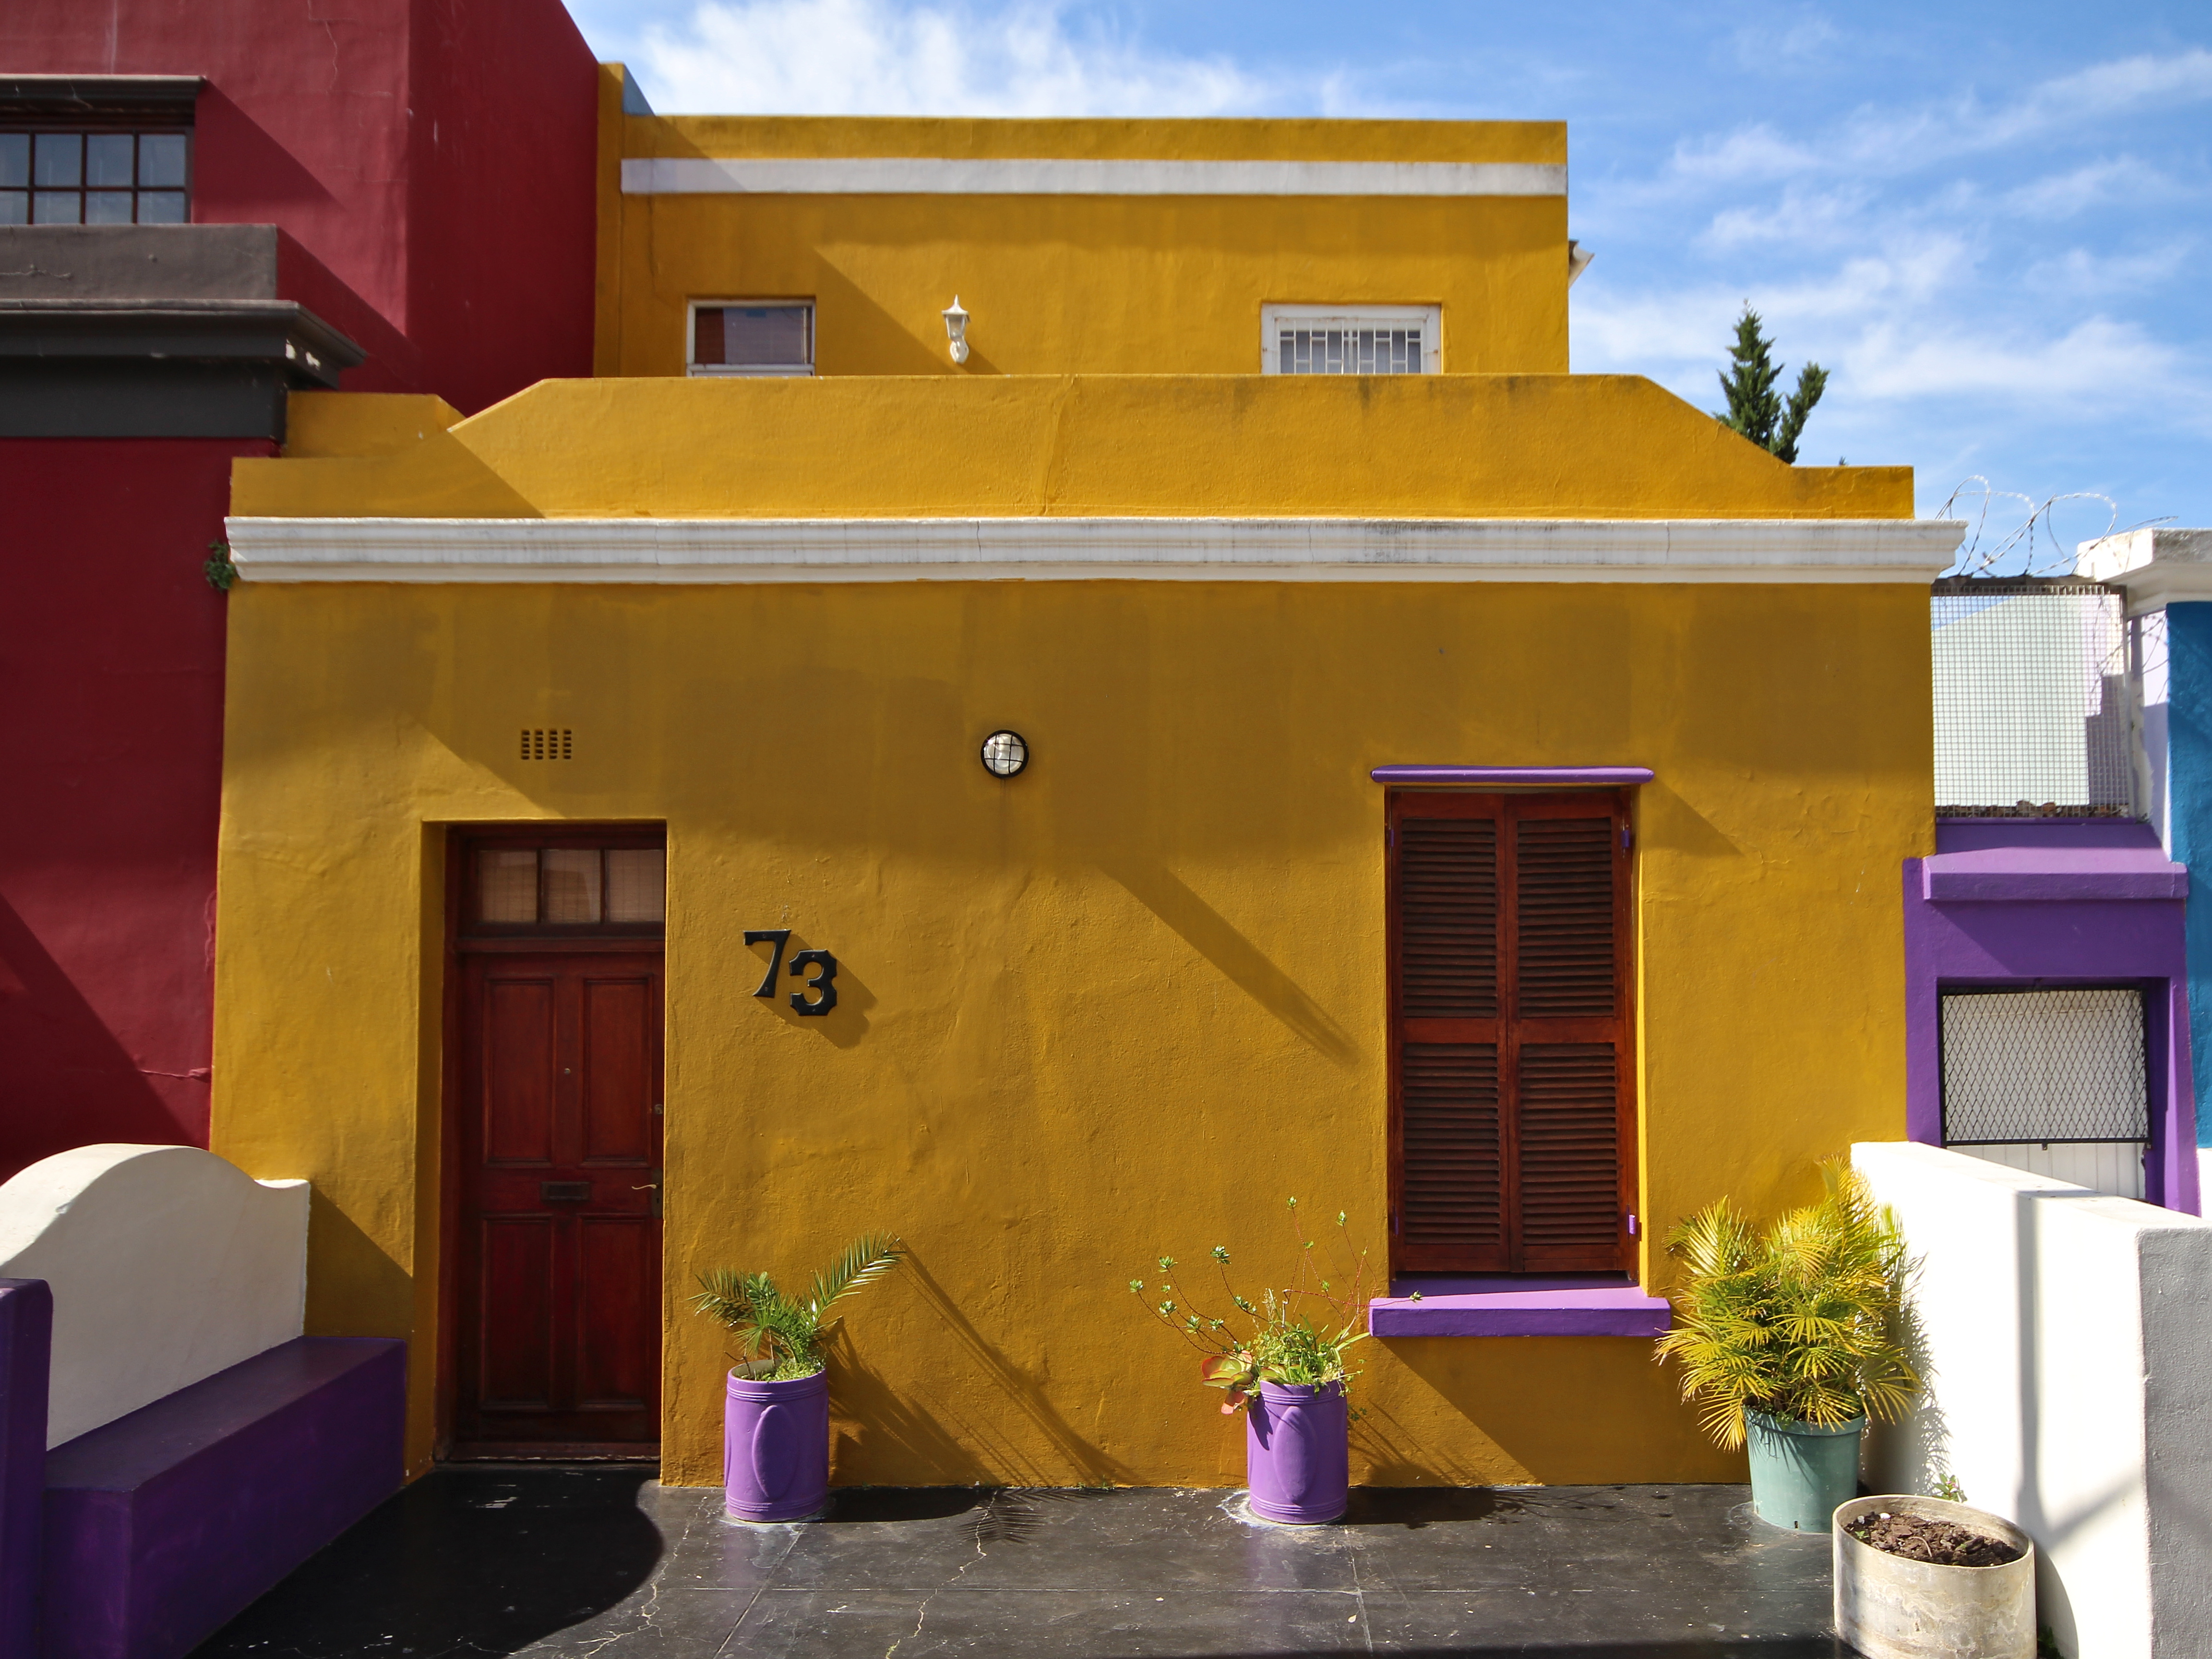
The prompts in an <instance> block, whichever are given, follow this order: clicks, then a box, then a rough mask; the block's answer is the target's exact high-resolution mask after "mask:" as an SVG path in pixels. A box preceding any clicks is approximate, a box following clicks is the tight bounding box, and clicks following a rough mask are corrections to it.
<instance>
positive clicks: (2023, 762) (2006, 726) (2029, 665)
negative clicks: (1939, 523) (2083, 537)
mask: <svg viewBox="0 0 2212 1659" xmlns="http://www.w3.org/2000/svg"><path fill="white" fill-rule="evenodd" d="M2123 603H2124V600H2123V596H2122V595H2121V594H2120V593H2119V592H2118V591H2117V590H2116V589H2113V588H2110V587H2106V586H2104V585H2103V584H2101V583H2099V582H2092V581H2086V580H2079V579H2076V578H2070V577H2058V578H2046V577H2026V576H2019V577H2001V578H1991V577H1961V578H1951V579H1947V580H1942V581H1939V582H1937V583H1936V586H1935V592H1934V595H1933V599H1932V602H1931V606H1930V611H1929V623H1930V629H1931V633H1932V635H1933V641H1932V643H1933V650H1934V658H1935V691H1936V813H1937V815H1938V816H1939V817H2023V816H2026V817H2053V816H2058V817H2130V816H2136V814H2137V805H2136V788H2135V787H2134V780H2135V770H2136V767H2135V753H2136V736H2135V730H2134V722H2133V720H2132V708H2133V702H2132V697H2131V695H2130V682H2129V677H2128V653H2127V633H2126V624H2125V622H2124V615H2123Z"/></svg>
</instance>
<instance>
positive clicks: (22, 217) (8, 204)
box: [0, 190, 31, 225]
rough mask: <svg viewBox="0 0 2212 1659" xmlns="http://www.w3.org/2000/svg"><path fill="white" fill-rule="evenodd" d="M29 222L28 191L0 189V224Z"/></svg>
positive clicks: (29, 195)
mask: <svg viewBox="0 0 2212 1659" xmlns="http://www.w3.org/2000/svg"><path fill="white" fill-rule="evenodd" d="M30 222H31V193H30V191H26V190H0V225H27V224H28V223H30Z"/></svg>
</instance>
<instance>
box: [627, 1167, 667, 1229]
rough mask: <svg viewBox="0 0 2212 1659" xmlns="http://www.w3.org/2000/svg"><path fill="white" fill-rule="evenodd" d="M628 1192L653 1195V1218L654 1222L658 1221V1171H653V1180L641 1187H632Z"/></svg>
mask: <svg viewBox="0 0 2212 1659" xmlns="http://www.w3.org/2000/svg"><path fill="white" fill-rule="evenodd" d="M630 1191H632V1192H634V1193H651V1194H653V1219H654V1220H656V1221H658V1220H659V1219H660V1171H659V1170H653V1179H652V1180H650V1181H648V1182H646V1183H645V1184H644V1185H643V1186H642V1187H633V1188H630Z"/></svg>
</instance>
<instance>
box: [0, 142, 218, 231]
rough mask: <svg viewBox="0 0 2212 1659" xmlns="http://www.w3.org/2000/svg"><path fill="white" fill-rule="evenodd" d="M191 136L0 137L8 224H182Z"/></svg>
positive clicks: (1, 198)
mask: <svg viewBox="0 0 2212 1659" xmlns="http://www.w3.org/2000/svg"><path fill="white" fill-rule="evenodd" d="M190 192H191V135H190V134H189V133H187V132H180V131H168V132H145V131H82V130H78V131H59V130H53V131H50V130H47V129H46V128H44V127H42V126H41V127H35V128H32V129H31V130H28V131H25V130H22V129H17V130H15V131H0V225H130V224H139V225H180V224H183V223H184V222H185V220H186V219H187V218H188V217H189V216H190V214H189V211H188V206H187V204H188V203H189V200H190Z"/></svg>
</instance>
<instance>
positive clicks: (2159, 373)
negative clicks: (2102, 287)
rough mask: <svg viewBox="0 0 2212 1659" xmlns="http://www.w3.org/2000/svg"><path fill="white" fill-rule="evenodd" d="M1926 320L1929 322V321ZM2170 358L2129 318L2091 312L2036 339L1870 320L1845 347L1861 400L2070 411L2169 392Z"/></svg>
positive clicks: (2173, 364) (2174, 364)
mask: <svg viewBox="0 0 2212 1659" xmlns="http://www.w3.org/2000/svg"><path fill="white" fill-rule="evenodd" d="M1929 320H1931V321H1932V320H1934V319H1929ZM2179 367H2180V364H2179V355H2178V354H2177V353H2176V352H2175V351H2174V350H2173V349H2172V347H2170V346H2166V345H2164V344H2161V343H2160V342H2158V341H2155V340H2154V339H2152V338H2150V337H2148V335H2146V334H2145V333H2144V332H2143V331H2142V329H2140V328H2139V327H2137V326H2136V325H2135V324H2133V323H2129V322H2116V321H2114V320H2113V319H2111V318H2109V317H2101V316H2100V317H2091V318H2088V319H2086V320H2084V321H2082V322H2081V323H2078V324H2076V325H2075V326H2074V327H2073V328H2072V329H2070V330H2069V331H2067V332H2066V333H2064V334H2063V335H2058V336H2056V337H2051V336H2045V337H2035V336H2034V335H2033V334H2032V333H2029V332H2026V331H2021V332H2015V333H2000V332H1996V331H1990V330H1984V329H1975V328H1972V327H1967V326H1959V325H1951V324H1948V322H1946V323H1944V324H1942V325H1938V326H1935V327H1930V326H1929V324H1928V321H1922V322H1920V323H1918V324H1917V325H1911V326H1908V325H1899V324H1896V323H1890V322H1879V323H1875V324H1874V325H1871V326H1869V328H1868V329H1866V331H1864V332H1863V334H1862V335H1861V336H1860V337H1859V339H1858V342H1857V344H1856V345H1855V346H1854V347H1853V349H1852V351H1851V386H1852V390H1853V391H1854V392H1856V393H1857V394H1858V395H1860V396H1863V397H1868V398H1885V399H1894V398H1961V397H1986V396H1990V395H1992V394H1995V395H1998V396H2002V397H2006V398H2019V399H2023V400H2029V399H2033V400H2039V401H2044V402H2045V403H2046V404H2051V405H2056V404H2067V405H2069V406H2070V407H2071V410H2072V411H2073V412H2075V413H2080V412H2081V411H2082V410H2084V409H2085V408H2087V409H2110V408H2114V407H2118V406H2120V405H2123V404H2128V403H2130V402H2132V401H2134V400H2136V399H2138V398H2142V397H2143V396H2144V395H2145V394H2146V393H2155V392H2167V391H2170V390H2172V388H2173V386H2174V383H2175V380H2176V371H2177V369H2178V368H2179Z"/></svg>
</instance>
